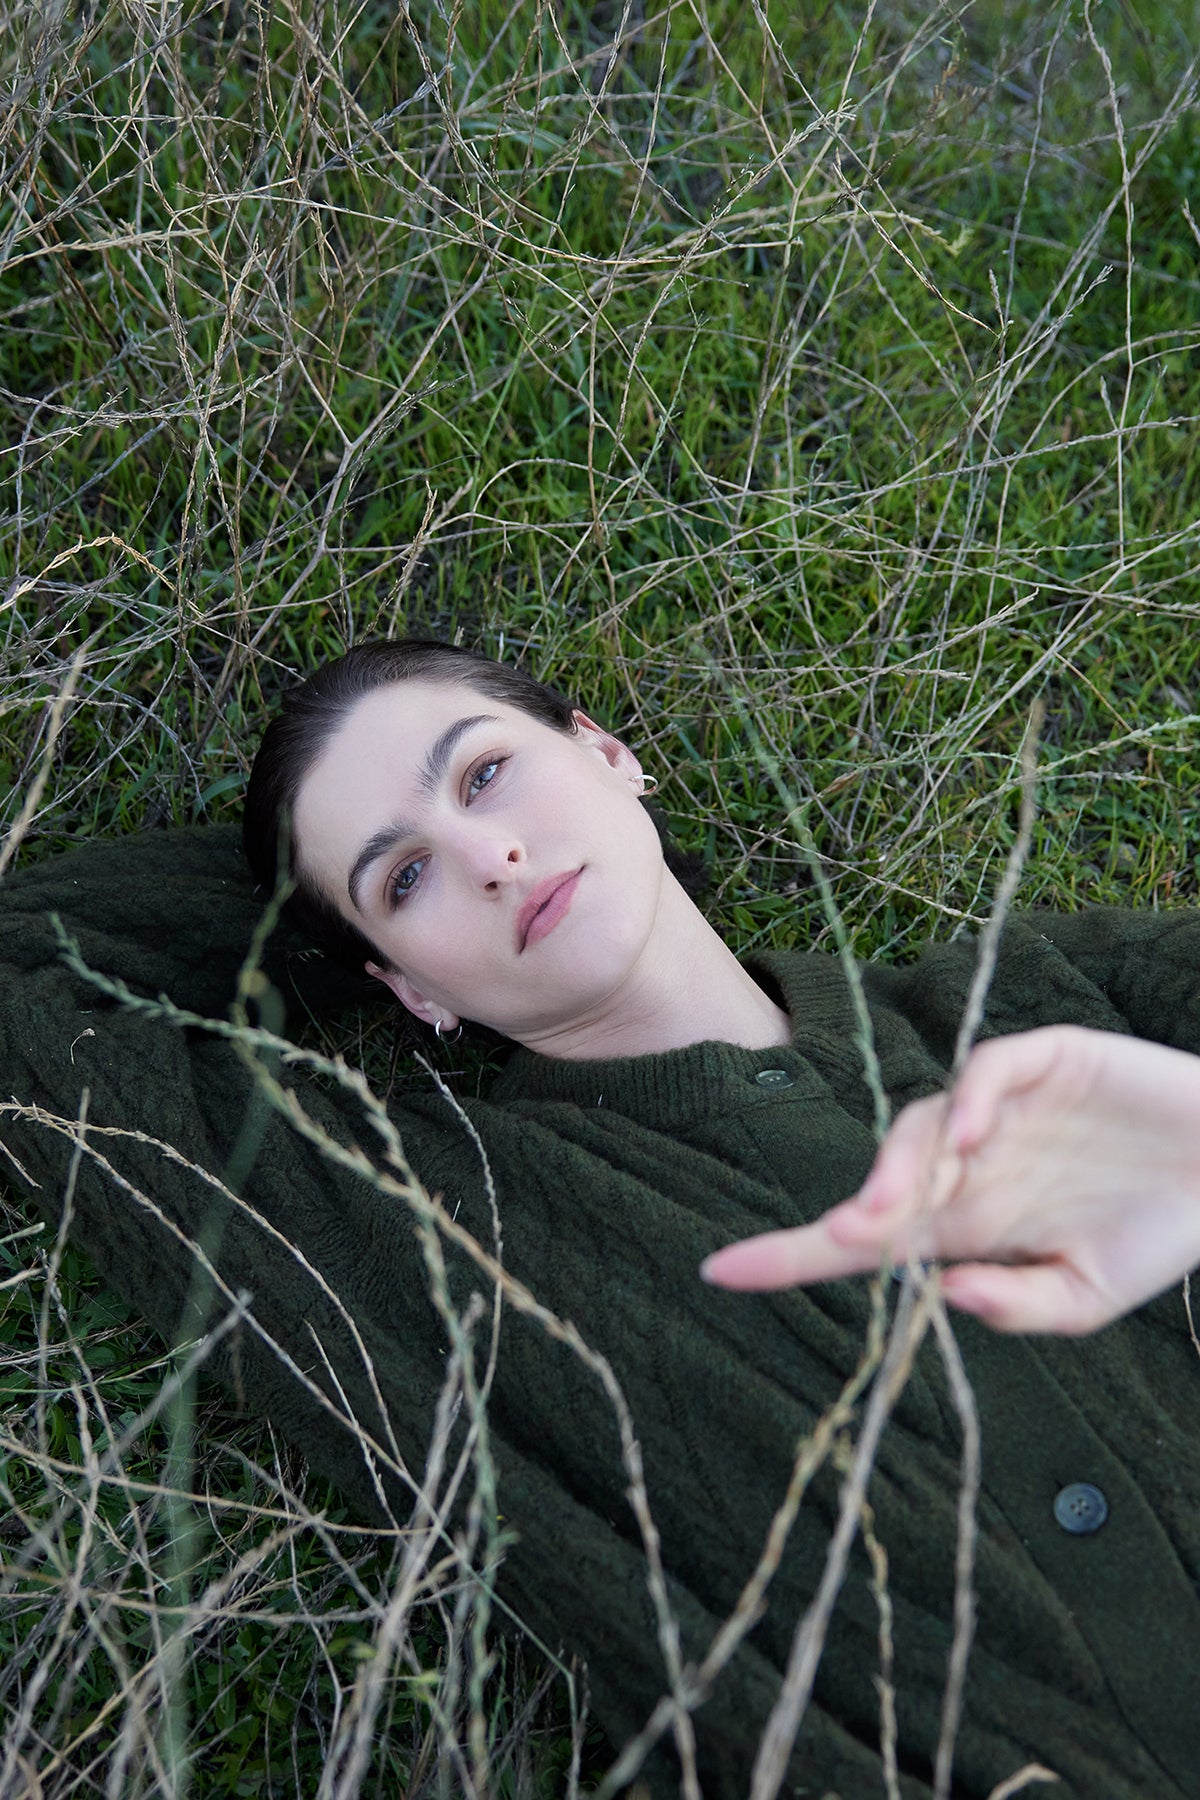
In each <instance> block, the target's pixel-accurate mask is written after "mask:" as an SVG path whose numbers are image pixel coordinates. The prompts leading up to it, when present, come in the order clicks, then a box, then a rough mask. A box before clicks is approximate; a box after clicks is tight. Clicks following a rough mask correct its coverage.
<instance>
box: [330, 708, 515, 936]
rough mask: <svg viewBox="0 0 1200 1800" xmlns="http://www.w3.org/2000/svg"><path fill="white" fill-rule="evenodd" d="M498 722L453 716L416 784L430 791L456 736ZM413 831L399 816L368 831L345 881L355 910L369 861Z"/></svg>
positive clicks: (489, 717)
mask: <svg viewBox="0 0 1200 1800" xmlns="http://www.w3.org/2000/svg"><path fill="white" fill-rule="evenodd" d="M499 723H500V720H499V719H498V718H497V717H496V715H495V713H472V714H471V716H470V718H466V719H455V721H454V723H453V725H448V726H447V727H446V729H445V731H443V733H442V735H441V737H440V738H438V740H437V742H436V743H435V744H434V746H433V748H432V749H431V750H430V752H429V754H428V756H427V757H426V758H425V761H424V763H423V765H422V766H421V768H420V770H419V771H418V773H417V785H418V786H419V787H421V788H423V789H424V790H425V792H426V793H427V794H432V793H433V792H434V790H435V789H436V788H437V785H438V783H439V782H440V781H441V779H442V776H443V775H444V774H445V773H446V765H447V763H448V762H449V761H450V758H451V757H452V756H453V755H454V751H455V748H456V746H457V744H458V742H459V739H460V738H463V737H465V736H466V734H467V732H468V731H473V730H474V728H475V726H476V725H498V724H499ZM413 835H414V833H413V829H412V827H411V826H410V825H407V824H405V823H404V822H403V821H402V820H400V819H396V820H394V821H393V822H392V824H390V825H385V826H383V827H382V829H381V830H379V831H376V832H372V834H371V836H370V837H369V838H368V839H367V841H366V843H365V844H364V845H363V847H362V849H361V850H360V851H359V853H358V855H357V856H356V857H355V859H354V866H353V868H352V869H351V870H350V880H349V881H348V882H347V884H346V886H347V890H348V892H349V895H350V904H351V905H352V906H353V908H354V910H355V912H361V911H362V907H361V906H360V905H359V901H358V890H359V888H360V887H361V885H362V879H363V876H364V875H365V874H366V872H367V870H368V869H369V868H370V866H371V864H372V863H374V862H378V860H379V858H380V857H381V856H383V855H384V853H385V852H386V851H388V850H390V849H391V848H392V846H393V845H394V844H399V843H401V842H402V841H403V840H404V839H405V838H407V837H412V836H413Z"/></svg>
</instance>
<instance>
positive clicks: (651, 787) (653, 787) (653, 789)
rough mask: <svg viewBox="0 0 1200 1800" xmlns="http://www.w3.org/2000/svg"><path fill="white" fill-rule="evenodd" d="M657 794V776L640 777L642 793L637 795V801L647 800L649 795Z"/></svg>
mask: <svg viewBox="0 0 1200 1800" xmlns="http://www.w3.org/2000/svg"><path fill="white" fill-rule="evenodd" d="M657 792H658V776H657V775H643V776H642V791H641V793H640V794H639V795H638V799H639V800H646V799H649V797H650V795H651V794H657Z"/></svg>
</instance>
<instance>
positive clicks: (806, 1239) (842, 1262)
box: [700, 1207, 879, 1290]
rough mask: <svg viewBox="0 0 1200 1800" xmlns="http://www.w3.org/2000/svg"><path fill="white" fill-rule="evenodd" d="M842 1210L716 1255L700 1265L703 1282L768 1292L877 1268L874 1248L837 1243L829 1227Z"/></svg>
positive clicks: (769, 1232) (876, 1253) (863, 1272)
mask: <svg viewBox="0 0 1200 1800" xmlns="http://www.w3.org/2000/svg"><path fill="white" fill-rule="evenodd" d="M843 1210H844V1208H843V1207H835V1208H834V1210H833V1212H831V1213H826V1214H825V1217H824V1218H823V1219H818V1220H817V1222H816V1224H815V1225H797V1226H794V1227H793V1228H792V1229H791V1230H788V1231H764V1232H761V1233H760V1234H759V1236H758V1237H751V1238H743V1239H742V1240H741V1242H740V1243H737V1244H729V1245H727V1246H726V1248H725V1249H724V1250H718V1251H716V1252H715V1253H714V1254H713V1255H712V1256H710V1257H708V1258H707V1260H706V1261H705V1262H703V1263H701V1265H700V1273H701V1275H702V1276H703V1278H704V1280H705V1281H710V1282H712V1284H713V1285H714V1287H725V1288H739V1289H742V1290H751V1289H754V1290H768V1289H771V1288H783V1287H794V1286H795V1285H796V1284H797V1283H799V1282H810V1281H836V1280H838V1279H840V1278H841V1277H842V1276H844V1275H863V1274H866V1273H867V1271H868V1270H871V1269H876V1268H878V1266H879V1252H878V1250H877V1249H875V1248H874V1246H873V1245H870V1244H866V1245H856V1244H839V1243H838V1242H837V1240H836V1239H835V1238H834V1237H833V1235H832V1233H831V1231H830V1223H831V1221H832V1220H833V1219H834V1217H835V1215H836V1214H837V1213H840V1212H842V1211H843Z"/></svg>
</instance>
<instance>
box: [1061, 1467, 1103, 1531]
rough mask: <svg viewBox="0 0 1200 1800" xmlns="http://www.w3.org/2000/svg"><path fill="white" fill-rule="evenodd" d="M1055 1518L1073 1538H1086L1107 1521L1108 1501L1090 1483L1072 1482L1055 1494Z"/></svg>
mask: <svg viewBox="0 0 1200 1800" xmlns="http://www.w3.org/2000/svg"><path fill="white" fill-rule="evenodd" d="M1054 1517H1055V1519H1056V1520H1057V1521H1058V1523H1059V1524H1060V1525H1061V1526H1062V1528H1063V1530H1064V1531H1069V1532H1070V1533H1071V1535H1072V1536H1073V1537H1085V1536H1087V1534H1088V1533H1089V1532H1092V1531H1099V1529H1100V1527H1101V1526H1102V1525H1103V1523H1104V1521H1105V1519H1107V1517H1108V1501H1107V1500H1106V1499H1105V1498H1104V1495H1103V1494H1102V1493H1101V1492H1100V1489H1099V1488H1098V1487H1093V1485H1092V1483H1091V1482H1090V1481H1072V1482H1071V1483H1070V1484H1069V1485H1068V1486H1067V1487H1065V1488H1060V1489H1059V1491H1058V1493H1057V1494H1055V1496H1054Z"/></svg>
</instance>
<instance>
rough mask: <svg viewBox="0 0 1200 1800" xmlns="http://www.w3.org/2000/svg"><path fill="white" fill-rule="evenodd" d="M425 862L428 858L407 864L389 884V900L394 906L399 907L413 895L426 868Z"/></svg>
mask: <svg viewBox="0 0 1200 1800" xmlns="http://www.w3.org/2000/svg"><path fill="white" fill-rule="evenodd" d="M425 862H426V858H425V857H423V856H421V857H418V858H417V860H416V862H410V863H405V865H404V867H403V868H402V869H397V871H396V873H395V874H394V875H393V876H392V879H391V881H390V882H389V883H388V899H389V900H390V901H391V903H392V905H393V906H399V904H400V902H401V901H402V900H406V899H407V898H408V896H409V894H411V893H412V891H413V889H414V888H415V887H416V885H417V883H418V881H420V879H421V870H422V869H423V868H424V867H425Z"/></svg>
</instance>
